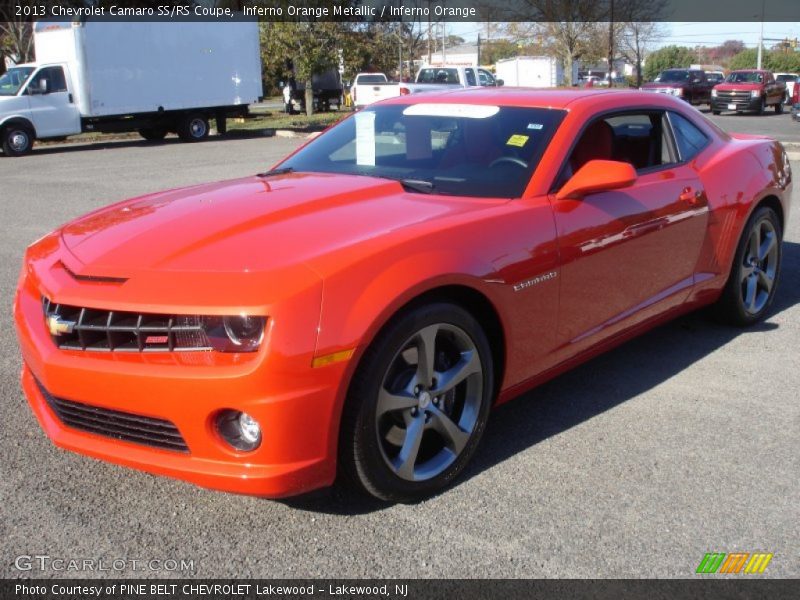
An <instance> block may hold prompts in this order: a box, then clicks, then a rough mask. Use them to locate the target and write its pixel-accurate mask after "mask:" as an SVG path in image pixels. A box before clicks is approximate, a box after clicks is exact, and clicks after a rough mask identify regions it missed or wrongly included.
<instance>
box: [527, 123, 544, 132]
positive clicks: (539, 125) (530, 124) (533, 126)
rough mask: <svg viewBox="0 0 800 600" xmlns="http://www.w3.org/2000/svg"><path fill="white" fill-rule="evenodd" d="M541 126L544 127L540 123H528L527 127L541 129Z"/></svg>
mask: <svg viewBox="0 0 800 600" xmlns="http://www.w3.org/2000/svg"><path fill="white" fill-rule="evenodd" d="M543 128H544V125H542V124H541V123H528V129H535V130H537V131H538V130H539V129H543Z"/></svg>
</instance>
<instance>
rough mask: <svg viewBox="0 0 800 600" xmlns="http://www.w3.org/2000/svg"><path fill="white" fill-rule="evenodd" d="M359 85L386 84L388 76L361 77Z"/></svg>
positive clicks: (359, 77)
mask: <svg viewBox="0 0 800 600" xmlns="http://www.w3.org/2000/svg"><path fill="white" fill-rule="evenodd" d="M358 83H386V75H359V76H358Z"/></svg>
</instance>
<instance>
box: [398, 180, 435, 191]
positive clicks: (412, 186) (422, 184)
mask: <svg viewBox="0 0 800 600" xmlns="http://www.w3.org/2000/svg"><path fill="white" fill-rule="evenodd" d="M398 181H399V182H400V185H402V186H403V187H404V188H406V189H409V190H412V191H414V192H421V193H423V194H432V193H433V191H434V190H435V189H436V186H435V185H433V183H431V182H430V181H425V180H424V179H398Z"/></svg>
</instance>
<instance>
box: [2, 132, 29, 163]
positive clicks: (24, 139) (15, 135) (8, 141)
mask: <svg viewBox="0 0 800 600" xmlns="http://www.w3.org/2000/svg"><path fill="white" fill-rule="evenodd" d="M33 138H34V134H33V131H31V129H30V128H29V127H25V126H24V125H10V126H9V127H6V128H5V129H4V130H3V138H2V145H3V153H4V154H5V155H6V156H23V155H24V154H27V153H28V152H30V151H31V149H32V148H33Z"/></svg>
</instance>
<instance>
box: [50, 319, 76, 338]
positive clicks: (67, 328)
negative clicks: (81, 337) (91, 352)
mask: <svg viewBox="0 0 800 600" xmlns="http://www.w3.org/2000/svg"><path fill="white" fill-rule="evenodd" d="M47 329H49V330H50V335H53V336H59V335H61V334H63V333H72V331H73V330H74V329H75V321H66V320H64V319H62V318H61V315H47Z"/></svg>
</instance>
